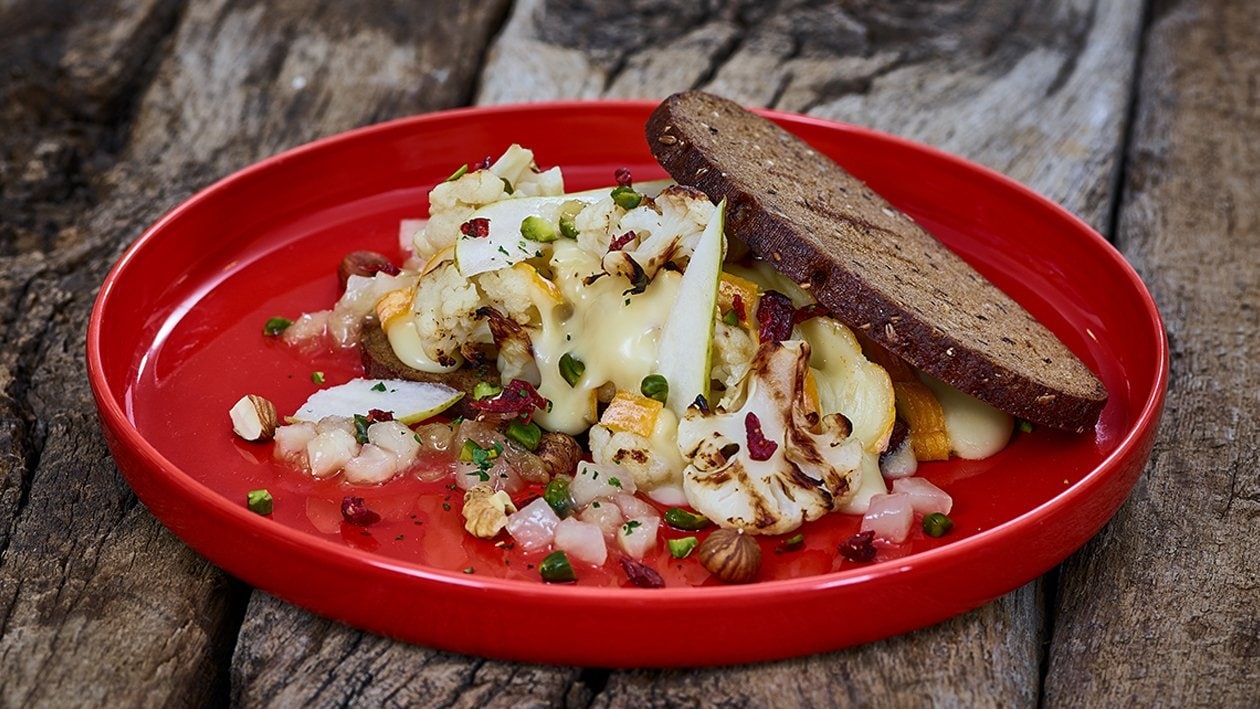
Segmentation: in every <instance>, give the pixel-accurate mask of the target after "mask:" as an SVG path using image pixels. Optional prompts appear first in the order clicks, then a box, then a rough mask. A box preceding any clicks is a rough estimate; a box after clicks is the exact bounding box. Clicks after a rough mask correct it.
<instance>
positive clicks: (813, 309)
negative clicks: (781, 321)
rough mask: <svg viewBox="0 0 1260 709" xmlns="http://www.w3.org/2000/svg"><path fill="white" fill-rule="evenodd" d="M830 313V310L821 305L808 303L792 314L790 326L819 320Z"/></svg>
mask: <svg viewBox="0 0 1260 709" xmlns="http://www.w3.org/2000/svg"><path fill="white" fill-rule="evenodd" d="M830 312H831V311H830V310H827V306H825V305H823V304H822V303H810V304H809V305H806V306H804V307H802V308H797V309H796V312H795V313H792V324H793V325H800V324H801V323H803V322H805V321H806V320H809V319H810V318H820V317H822V316H824V315H827V314H828V313H830Z"/></svg>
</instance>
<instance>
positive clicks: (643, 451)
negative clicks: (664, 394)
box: [589, 413, 682, 490]
mask: <svg viewBox="0 0 1260 709" xmlns="http://www.w3.org/2000/svg"><path fill="white" fill-rule="evenodd" d="M669 418H670V419H671V420H673V414H672V413H671V414H670V417H669ZM589 437H590V438H589V441H590V445H591V459H592V460H594V461H595V462H596V463H601V464H604V463H606V464H610V465H614V464H615V465H617V466H619V467H620V468H621V469H622V470H625V471H626V472H628V473H630V476H631V477H632V478H634V483H635V485H636V486H637V487H639V488H640V489H642V490H654V489H656V488H658V487H661V486H663V485H675V486H676V485H678V483H679V477H680V476H679V473H681V472H682V458H681V457H680V456H679V455H678V451H677V450H671V449H669V448H666V447H664V446H657V445H653V441H652V439H650V438H646V437H644V436H640V435H639V434H637V433H631V432H629V431H611V430H609V429H608V428H606V427H604V426H592V427H591V430H590V433H589Z"/></svg>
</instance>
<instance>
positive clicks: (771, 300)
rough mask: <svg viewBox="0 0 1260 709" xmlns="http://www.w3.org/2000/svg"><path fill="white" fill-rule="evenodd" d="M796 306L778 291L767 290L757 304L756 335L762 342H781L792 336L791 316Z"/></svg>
mask: <svg viewBox="0 0 1260 709" xmlns="http://www.w3.org/2000/svg"><path fill="white" fill-rule="evenodd" d="M795 313H796V308H794V307H792V300H791V299H790V298H788V297H787V296H786V295H783V294H782V293H780V292H778V291H773V290H768V291H766V292H765V294H764V295H762V296H761V301H760V302H759V303H758V304H757V336H758V337H759V338H761V341H762V342H781V341H783V340H787V339H790V338H791V337H792V316H793V315H794V314H795Z"/></svg>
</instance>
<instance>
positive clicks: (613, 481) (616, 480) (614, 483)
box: [608, 477, 621, 488]
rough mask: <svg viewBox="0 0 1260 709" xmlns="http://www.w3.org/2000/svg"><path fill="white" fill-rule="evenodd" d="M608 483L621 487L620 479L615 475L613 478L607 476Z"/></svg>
mask: <svg viewBox="0 0 1260 709" xmlns="http://www.w3.org/2000/svg"><path fill="white" fill-rule="evenodd" d="M608 484H609V485H612V486H613V487H617V488H619V487H621V480H619V479H618V478H615V477H614V478H608Z"/></svg>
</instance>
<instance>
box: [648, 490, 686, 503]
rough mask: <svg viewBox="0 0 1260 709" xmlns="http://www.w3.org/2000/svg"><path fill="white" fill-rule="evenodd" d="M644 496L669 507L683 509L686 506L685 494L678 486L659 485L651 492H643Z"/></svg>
mask: <svg viewBox="0 0 1260 709" xmlns="http://www.w3.org/2000/svg"><path fill="white" fill-rule="evenodd" d="M644 494H645V495H647V496H648V497H650V498H652V499H653V500H654V501H656V502H659V503H661V504H662V505H668V506H670V507H683V506H685V505H686V504H687V493H685V492H683V489H682V486H680V485H661V486H659V487H654V488H652V489H651V490H645V491H644Z"/></svg>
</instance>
